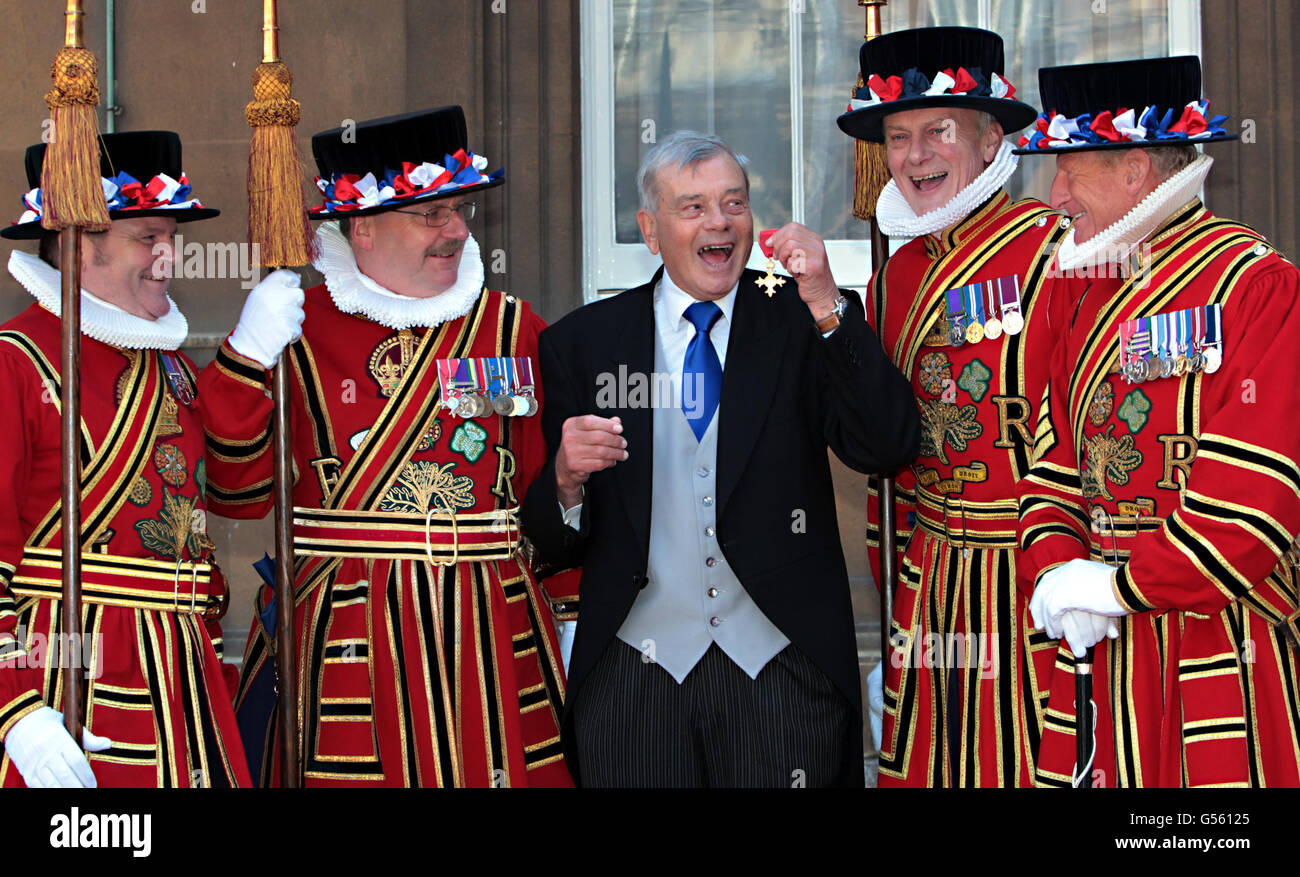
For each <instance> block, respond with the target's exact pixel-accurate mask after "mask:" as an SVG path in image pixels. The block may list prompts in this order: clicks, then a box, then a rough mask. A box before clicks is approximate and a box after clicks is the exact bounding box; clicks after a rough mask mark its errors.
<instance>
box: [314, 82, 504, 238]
mask: <svg viewBox="0 0 1300 877" xmlns="http://www.w3.org/2000/svg"><path fill="white" fill-rule="evenodd" d="M467 140H468V135H467V134H466V131H465V113H464V111H463V110H462V109H461V108H460V107H458V106H450V107H438V108H437V109H434V110H421V111H419V112H415V113H405V114H403V115H399V116H385V117H383V118H382V119H371V120H369V121H366V122H360V123H358V124H357V125H356V126H355V127H352V126H349V127H345V128H333V129H331V130H329V131H322V132H321V133H319V134H316V135H314V136H313V137H312V138H311V151H312V155H314V156H315V157H316V167H317V168H319V169H320V176H318V177H317V178H316V185H317V186H318V187H319V188H320V190H321V191H322V192H324V193H325V203H324V204H322V205H321V206H319V207H313V208H312V209H311V211H310V215H311V218H312V219H337V218H338V217H340V216H366V215H368V214H371V213H382V212H383V211H385V210H392V209H394V208H397V207H403V206H405V205H407V204H416V203H419V202H421V201H428V200H431V199H433V198H446V197H448V196H450V195H461V194H464V193H466V192H473V191H475V190H476V189H490V188H492V187H493V186H499V185H501V184H502V183H504V182H505V169H504V168H498V169H497V170H496V171H493V172H492V173H491V174H485V173H484V170H486V168H487V159H485V158H482V157H481V156H475V155H474V153H472V152H470V151H469V147H468V146H467V145H466V142H467Z"/></svg>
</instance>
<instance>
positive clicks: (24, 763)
mask: <svg viewBox="0 0 1300 877" xmlns="http://www.w3.org/2000/svg"><path fill="white" fill-rule="evenodd" d="M81 741H82V743H83V744H84V746H85V748H86V751H87V752H103V751H104V750H105V749H108V748H110V747H111V746H112V745H113V741H112V740H109V739H108V738H107V737H99V736H96V735H95V734H92V733H90V732H89V731H87V730H86V729H85V728H82V729H81ZM5 752H7V753H9V760H10V761H12V762H13V763H14V767H16V768H17V769H18V773H19V774H21V775H22V778H23V781H24V782H25V783H27V787H28V788H31V789H93V788H95V787H96V786H97V785H99V784H98V783H97V782H95V774H94V772H93V771H91V769H90V762H89V761H87V760H86V756H85V755H83V754H82V752H81V750H80V749H78V748H77V744H76V743H75V742H73V739H72V737H71V736H70V735H69V734H68V731H67V729H66V728H64V727H63V713H60V712H57V711H56V710H53V709H51V708H50V707H47V706H43V707H41V708H40V709H37V710H34V711H33V712H30V713H28V714H27V715H25V716H23V717H22V718H21V719H19V720H18V721H17V722H16V723H15V724H14V726H13V727H12V728H10V729H9V733H8V734H6V735H5Z"/></svg>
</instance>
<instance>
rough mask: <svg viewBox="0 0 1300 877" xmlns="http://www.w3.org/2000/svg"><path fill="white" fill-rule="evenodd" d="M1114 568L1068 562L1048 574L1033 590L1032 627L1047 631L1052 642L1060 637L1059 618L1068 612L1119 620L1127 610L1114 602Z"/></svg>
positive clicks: (1086, 561)
mask: <svg viewBox="0 0 1300 877" xmlns="http://www.w3.org/2000/svg"><path fill="white" fill-rule="evenodd" d="M1114 573H1115V567H1113V566H1110V565H1109V564H1105V563H1098V562H1097V561H1095V560H1078V559H1076V560H1071V561H1070V562H1069V563H1065V564H1062V565H1061V566H1058V567H1057V568H1056V569H1053V570H1048V571H1047V572H1046V573H1044V574H1043V576H1042V578H1041V579H1039V581H1038V587H1036V588H1034V596H1033V599H1032V600H1030V601H1029V612H1030V614H1031V615H1033V618H1034V627H1037V628H1040V629H1042V630H1045V631H1047V635H1048V636H1050V637H1052V638H1053V639H1059V638H1060V637H1061V635H1062V633H1063V631H1062V628H1061V616H1062V615H1064V614H1065V613H1066V612H1068V611H1069V610H1071V609H1082V610H1084V611H1085V612H1091V613H1093V614H1095V615H1105V616H1107V617H1108V618H1120V617H1122V616H1124V615H1128V610H1127V609H1125V608H1124V607H1123V606H1121V605H1120V604H1119V601H1118V600H1117V599H1115V592H1114V591H1113V590H1112V589H1111V586H1110V582H1111V576H1112V575H1114Z"/></svg>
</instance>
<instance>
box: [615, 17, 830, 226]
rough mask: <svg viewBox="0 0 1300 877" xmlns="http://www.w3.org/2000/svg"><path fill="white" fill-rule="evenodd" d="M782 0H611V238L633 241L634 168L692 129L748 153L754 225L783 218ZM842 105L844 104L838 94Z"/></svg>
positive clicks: (785, 31)
mask: <svg viewBox="0 0 1300 877" xmlns="http://www.w3.org/2000/svg"><path fill="white" fill-rule="evenodd" d="M789 10H790V6H789V0H656V2H653V3H646V2H638V0H614V3H613V32H614V162H615V164H614V204H615V240H616V241H617V242H618V243H629V244H634V243H640V241H641V234H640V232H639V231H638V230H637V226H636V211H637V208H638V206H639V202H640V199H639V197H638V195H637V191H636V169H637V167H638V165H639V164H640V163H641V159H642V157H644V155H645V154H646V152H648V151H649V150H650V149H651V147H653V146H654V142H653V141H651V142H644V141H645V140H647V139H649V137H650V135H651V134H653V136H654V138H655V139H662V138H664V137H666V136H667V135H668V134H670V133H671V132H673V131H676V130H679V129H682V128H691V129H694V130H697V131H704V132H707V133H714V134H717V135H718V136H719V137H722V138H723V139H724V140H726V141H727V142H728V143H729V144H731V146H732V148H733V149H735V150H737V151H738V152H741V153H743V154H744V155H746V156H748V158H749V159H750V167H749V177H750V184H751V188H752V197H751V205H752V208H753V212H754V222H755V227H756V228H765V227H768V226H771V225H780V224H784V223H785V222H786V221H788V220H789V218H790V201H791V188H790V186H791V184H790V137H791V134H790V130H791V126H790V20H789ZM845 102H846V101H845Z"/></svg>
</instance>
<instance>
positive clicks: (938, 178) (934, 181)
mask: <svg viewBox="0 0 1300 877" xmlns="http://www.w3.org/2000/svg"><path fill="white" fill-rule="evenodd" d="M946 179H948V172H947V171H937V172H935V173H932V174H926V175H925V176H923V177H912V178H911V180H912V185H913V186H914V187H915V188H916V190H917V191H918V192H933V191H934V190H935V189H937V188H939V187H940V186H942V185H943V181H944V180H946Z"/></svg>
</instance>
